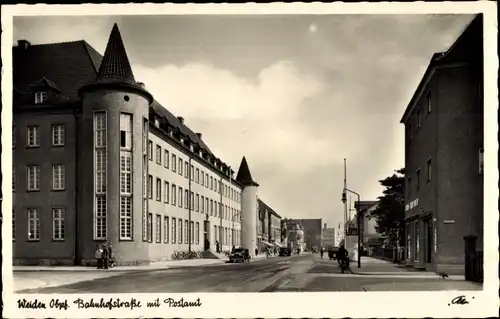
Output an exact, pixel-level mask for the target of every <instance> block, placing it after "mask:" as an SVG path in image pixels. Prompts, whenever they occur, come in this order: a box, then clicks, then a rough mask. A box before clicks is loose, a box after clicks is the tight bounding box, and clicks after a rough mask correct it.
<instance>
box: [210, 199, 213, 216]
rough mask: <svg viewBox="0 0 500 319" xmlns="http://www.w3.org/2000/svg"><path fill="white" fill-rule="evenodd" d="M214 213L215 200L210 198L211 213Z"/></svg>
mask: <svg viewBox="0 0 500 319" xmlns="http://www.w3.org/2000/svg"><path fill="white" fill-rule="evenodd" d="M213 213H214V201H213V200H212V199H211V200H210V215H213Z"/></svg>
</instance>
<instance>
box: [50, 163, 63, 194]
mask: <svg viewBox="0 0 500 319" xmlns="http://www.w3.org/2000/svg"><path fill="white" fill-rule="evenodd" d="M64 188H65V171H64V165H52V189H53V190H63V189H64Z"/></svg>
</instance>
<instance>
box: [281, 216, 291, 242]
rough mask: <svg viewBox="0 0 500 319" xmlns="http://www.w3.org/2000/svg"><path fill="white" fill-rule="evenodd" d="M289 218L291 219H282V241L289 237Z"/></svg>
mask: <svg viewBox="0 0 500 319" xmlns="http://www.w3.org/2000/svg"><path fill="white" fill-rule="evenodd" d="M288 220H289V219H288V218H283V219H282V220H281V241H282V242H283V241H284V240H285V239H286V238H287V237H288V230H287V228H286V222H287V221H288Z"/></svg>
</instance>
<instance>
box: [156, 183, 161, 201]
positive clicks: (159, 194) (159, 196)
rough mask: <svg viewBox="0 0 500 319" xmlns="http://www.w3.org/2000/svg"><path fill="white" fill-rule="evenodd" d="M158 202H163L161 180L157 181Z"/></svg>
mask: <svg viewBox="0 0 500 319" xmlns="http://www.w3.org/2000/svg"><path fill="white" fill-rule="evenodd" d="M156 200H157V201H158V202H161V179H160V178H157V179H156Z"/></svg>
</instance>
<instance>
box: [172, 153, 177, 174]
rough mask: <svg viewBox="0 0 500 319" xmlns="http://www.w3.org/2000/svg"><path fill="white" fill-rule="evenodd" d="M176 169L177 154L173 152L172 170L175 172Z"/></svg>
mask: <svg viewBox="0 0 500 319" xmlns="http://www.w3.org/2000/svg"><path fill="white" fill-rule="evenodd" d="M176 169H177V156H175V154H172V172H174V173H175V171H176Z"/></svg>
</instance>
